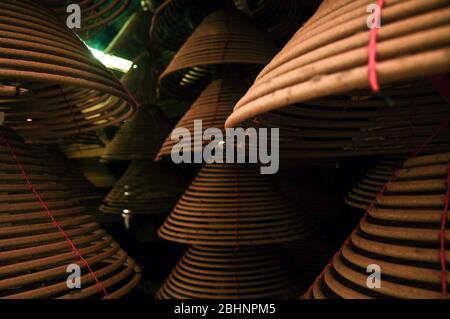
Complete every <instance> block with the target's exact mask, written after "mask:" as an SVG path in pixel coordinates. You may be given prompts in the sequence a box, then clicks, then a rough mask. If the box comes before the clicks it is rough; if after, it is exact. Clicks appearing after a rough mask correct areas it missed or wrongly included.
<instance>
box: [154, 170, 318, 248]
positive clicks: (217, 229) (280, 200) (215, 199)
mask: <svg viewBox="0 0 450 319" xmlns="http://www.w3.org/2000/svg"><path fill="white" fill-rule="evenodd" d="M311 226H312V225H311V223H310V222H309V221H308V220H307V218H306V217H305V216H304V215H302V214H300V213H299V212H297V211H296V210H295V209H294V208H293V207H291V206H290V205H289V203H288V202H287V201H286V198H284V197H283V196H282V194H281V192H280V191H279V190H278V189H276V187H275V186H274V185H273V184H272V181H271V180H270V179H269V178H268V177H267V176H265V175H260V172H259V169H258V167H255V166H251V165H243V164H235V165H233V164H207V165H205V166H204V167H203V168H202V169H201V170H200V172H199V173H198V175H197V176H196V178H195V179H194V180H193V181H192V183H191V185H190V186H189V188H188V189H187V190H186V192H185V193H184V195H183V196H182V197H181V199H180V200H179V201H178V203H177V204H176V206H175V208H174V209H173V210H172V212H171V213H170V215H169V217H168V218H167V219H166V221H165V222H164V224H163V225H162V226H161V228H160V229H159V231H158V232H159V235H160V236H161V237H162V238H164V239H166V240H169V241H175V242H179V243H184V244H192V245H195V244H202V245H212V246H233V245H237V244H239V245H264V244H273V243H282V242H287V241H290V240H295V239H301V238H307V237H308V236H310V235H311V234H313V233H314V232H315V229H314V227H311Z"/></svg>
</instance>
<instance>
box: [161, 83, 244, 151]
mask: <svg viewBox="0 0 450 319" xmlns="http://www.w3.org/2000/svg"><path fill="white" fill-rule="evenodd" d="M244 87H245V86H243V85H242V83H239V81H238V80H233V79H222V80H215V81H212V82H211V83H210V84H209V85H208V87H207V88H206V89H205V90H204V91H203V92H202V93H201V94H200V96H199V97H198V98H197V100H195V102H194V103H193V104H192V106H191V107H190V109H189V110H188V111H187V112H186V114H184V116H183V117H182V118H181V120H180V121H179V122H178V123H177V125H176V126H175V128H174V130H176V129H180V128H186V129H188V130H189V132H190V134H191V137H192V139H191V140H183V141H177V140H175V139H172V137H171V135H172V134H170V135H169V136H168V137H167V138H166V140H165V142H164V144H163V146H162V147H161V149H160V150H159V153H158V155H157V159H162V158H165V157H169V156H170V154H171V152H172V148H173V147H174V146H175V144H177V145H178V146H183V145H184V146H185V147H186V148H187V149H188V150H190V152H192V153H196V152H200V153H202V152H203V148H204V147H205V146H206V144H208V143H209V141H204V140H203V138H200V139H199V141H197V140H196V137H198V135H196V134H199V133H200V134H201V135H202V136H203V133H204V130H206V129H208V128H218V129H221V130H222V134H223V136H225V129H223V126H224V123H225V120H226V118H227V116H228V115H229V114H230V113H231V112H232V110H233V106H234V104H235V103H236V101H237V100H238V99H239V98H240V96H242V94H243V93H244V90H245V88H244ZM195 120H201V121H202V131H201V132H195V130H194V128H195V126H194V124H195V123H194V121H195ZM172 132H173V131H172ZM189 145H190V147H189ZM184 146H183V147H184Z"/></svg>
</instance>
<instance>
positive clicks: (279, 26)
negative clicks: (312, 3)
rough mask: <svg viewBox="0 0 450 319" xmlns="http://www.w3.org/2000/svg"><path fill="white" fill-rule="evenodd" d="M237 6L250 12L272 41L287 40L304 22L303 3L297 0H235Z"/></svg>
mask: <svg viewBox="0 0 450 319" xmlns="http://www.w3.org/2000/svg"><path fill="white" fill-rule="evenodd" d="M234 3H235V4H236V7H237V8H238V9H240V10H242V11H244V12H245V13H247V14H249V15H250V16H251V17H252V18H253V19H255V20H256V22H257V23H258V24H259V25H260V26H261V27H262V28H263V29H264V30H265V31H266V34H267V37H268V38H269V39H270V40H272V41H274V42H275V41H277V42H278V41H282V42H284V41H287V40H289V39H290V38H291V37H292V35H294V33H295V32H296V31H297V30H298V28H299V27H300V26H301V24H302V22H303V19H304V18H303V10H302V3H301V2H299V1H295V0H281V1H280V0H275V1H274V0H256V1H254V0H234Z"/></svg>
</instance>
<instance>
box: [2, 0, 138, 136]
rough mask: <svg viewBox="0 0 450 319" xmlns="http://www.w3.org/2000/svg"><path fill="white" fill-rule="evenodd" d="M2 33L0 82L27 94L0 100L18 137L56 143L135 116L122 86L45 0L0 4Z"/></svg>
mask: <svg viewBox="0 0 450 319" xmlns="http://www.w3.org/2000/svg"><path fill="white" fill-rule="evenodd" d="M0 29H1V30H2V32H1V33H0V60H1V63H0V82H1V83H2V84H3V85H6V86H8V85H14V84H15V85H18V87H19V88H22V89H24V90H27V91H28V93H27V94H23V95H19V96H15V97H6V98H4V97H2V98H0V111H4V112H5V113H6V115H7V116H6V122H5V123H6V124H8V125H9V126H11V127H13V128H15V129H17V131H18V132H19V133H20V134H21V135H22V136H24V137H26V138H27V139H30V140H37V141H46V142H55V141H57V140H58V139H61V138H66V137H68V136H74V135H79V134H81V133H84V132H88V131H93V130H96V129H98V128H102V127H106V126H109V125H111V124H114V123H117V122H120V121H122V120H124V119H126V118H128V117H129V116H131V115H132V114H133V112H134V109H135V104H134V101H133V100H132V98H131V97H130V96H129V95H128V93H127V92H126V91H125V89H124V88H123V87H122V85H121V83H120V82H119V81H118V80H117V79H116V78H115V77H114V76H113V75H112V74H111V73H110V72H109V71H108V70H107V69H106V68H105V67H104V66H103V65H102V64H101V63H100V62H99V61H97V60H96V59H95V58H94V57H93V56H92V54H91V53H90V51H89V50H88V48H86V46H85V45H84V44H83V42H82V41H81V40H80V39H79V38H78V37H77V36H76V35H75V34H74V33H73V32H72V31H71V30H69V29H68V28H66V27H65V25H64V23H62V22H61V21H60V20H59V19H58V17H56V16H55V14H54V12H53V11H52V10H51V9H50V8H48V7H46V6H45V5H44V3H43V2H41V1H39V2H36V1H31V0H24V1H14V0H4V1H2V2H1V4H0Z"/></svg>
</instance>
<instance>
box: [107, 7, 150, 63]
mask: <svg viewBox="0 0 450 319" xmlns="http://www.w3.org/2000/svg"><path fill="white" fill-rule="evenodd" d="M151 19H152V14H151V12H150V11H148V10H143V9H138V10H137V11H136V12H135V13H133V14H132V15H131V16H130V17H129V18H128V20H127V22H125V24H124V25H123V27H122V28H121V29H120V31H119V32H118V33H117V35H116V36H115V37H114V39H113V40H112V41H111V42H110V44H109V45H108V47H107V48H106V49H105V52H108V53H110V54H112V55H115V56H119V57H121V58H123V59H127V60H134V59H136V58H137V57H138V56H139V54H140V53H141V51H142V49H143V48H147V47H148V46H149V38H148V32H147V31H148V28H149V27H150V21H151Z"/></svg>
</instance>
